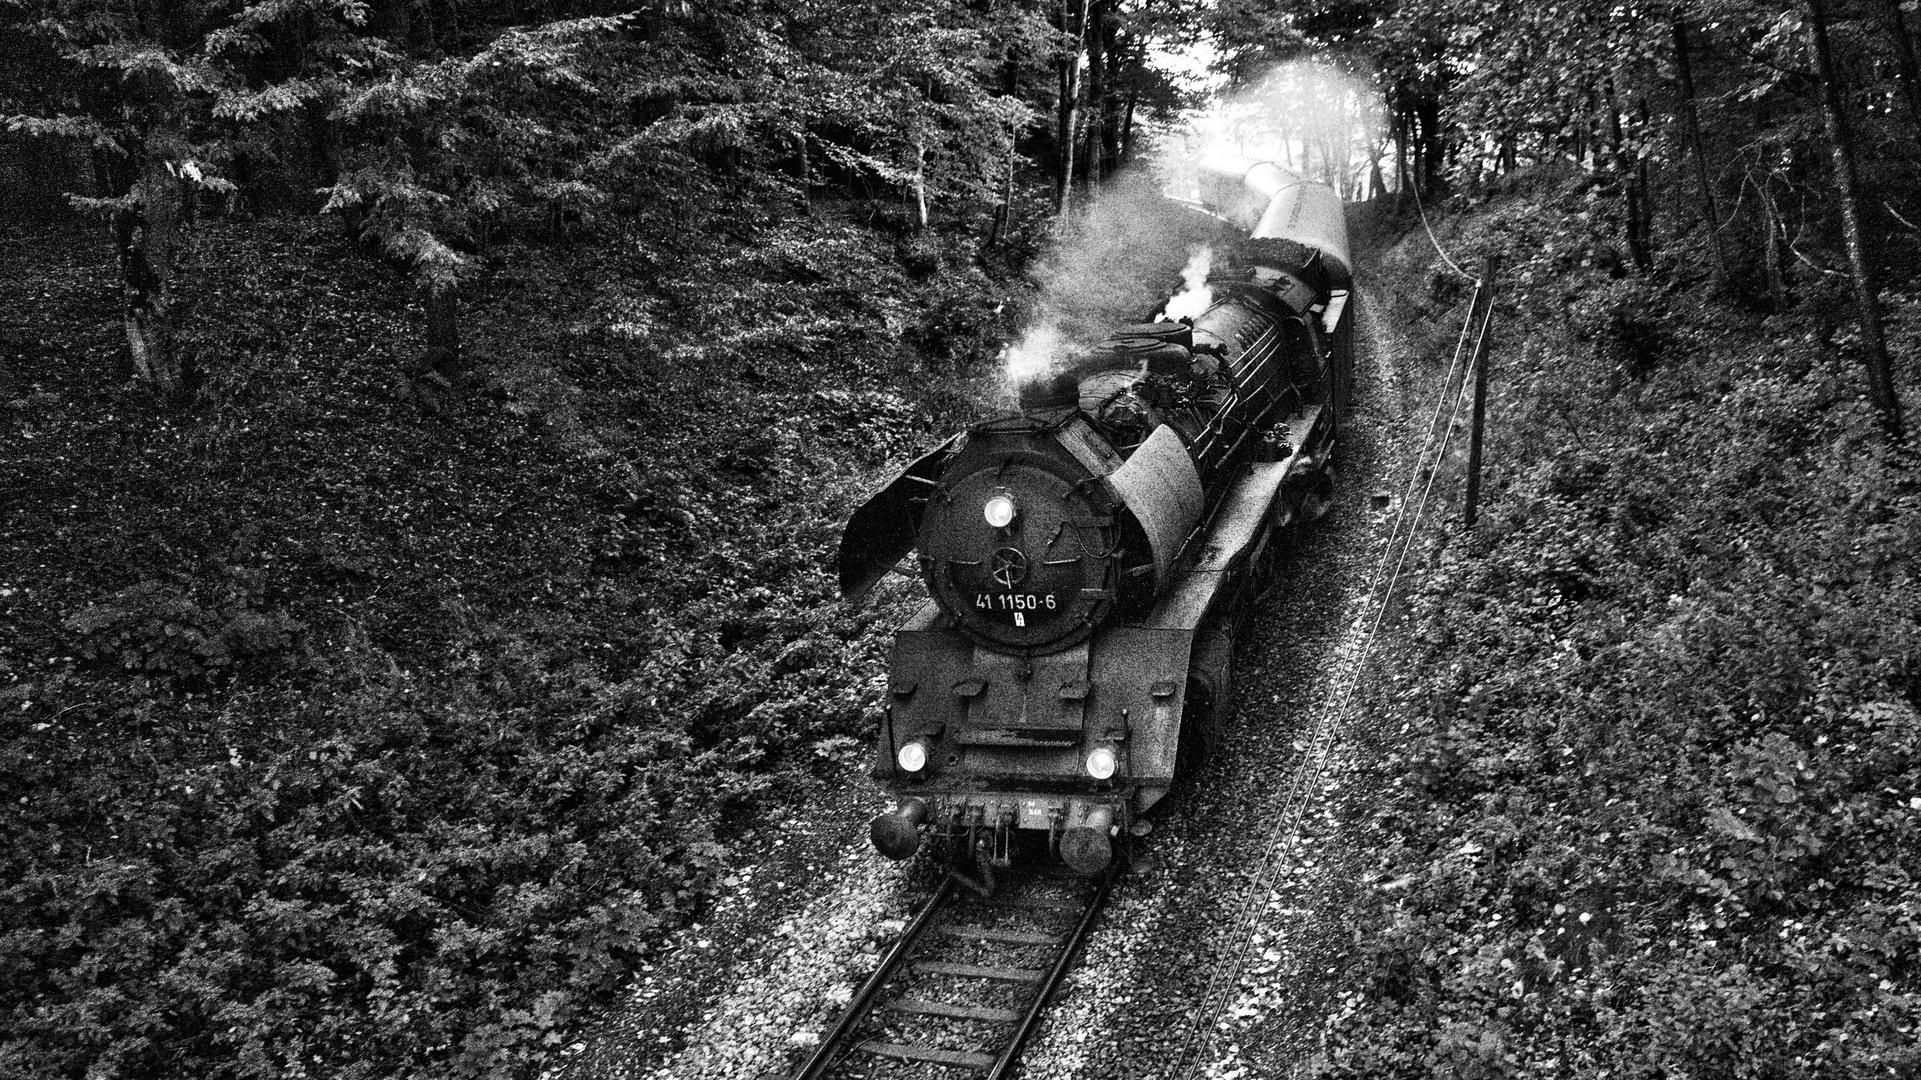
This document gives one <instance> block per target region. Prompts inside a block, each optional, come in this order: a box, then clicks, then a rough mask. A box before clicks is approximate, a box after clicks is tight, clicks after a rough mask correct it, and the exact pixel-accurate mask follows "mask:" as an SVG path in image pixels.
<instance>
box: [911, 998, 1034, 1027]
mask: <svg viewBox="0 0 1921 1080" xmlns="http://www.w3.org/2000/svg"><path fill="white" fill-rule="evenodd" d="M882 1008H885V1009H886V1010H887V1011H889V1012H897V1013H907V1014H910V1015H913V1016H939V1017H943V1018H945V1019H948V1020H978V1021H980V1022H981V1023H985V1024H1018V1023H1020V1021H1021V1014H1020V1012H1019V1011H1018V1010H1016V1009H996V1008H992V1007H990V1006H987V1005H959V1004H955V1003H953V1002H948V1001H926V1000H923V999H921V998H909V997H902V998H895V999H894V1000H892V1001H890V1002H888V1003H887V1004H886V1005H884V1006H882Z"/></svg>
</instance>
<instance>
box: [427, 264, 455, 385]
mask: <svg viewBox="0 0 1921 1080" xmlns="http://www.w3.org/2000/svg"><path fill="white" fill-rule="evenodd" d="M459 361H460V286H458V285H442V286H439V287H433V286H429V287H428V289H427V362H428V363H429V364H431V365H433V367H434V369H435V370H437V371H440V372H442V373H443V374H444V373H445V372H447V371H451V370H453V367H454V365H456V364H458V363H459Z"/></svg>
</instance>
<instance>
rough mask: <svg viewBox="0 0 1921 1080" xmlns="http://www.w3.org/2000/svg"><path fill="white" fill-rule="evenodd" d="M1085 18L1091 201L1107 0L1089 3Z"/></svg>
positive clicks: (1103, 105)
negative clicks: (1086, 22)
mask: <svg viewBox="0 0 1921 1080" xmlns="http://www.w3.org/2000/svg"><path fill="white" fill-rule="evenodd" d="M1087 18H1088V20H1089V22H1088V25H1087V27H1086V29H1085V30H1084V31H1083V33H1082V34H1081V37H1082V39H1083V40H1085V41H1086V43H1087V196H1088V198H1089V200H1092V199H1093V198H1095V197H1096V196H1098V195H1099V194H1100V187H1101V164H1102V163H1101V154H1102V149H1103V147H1104V146H1105V145H1106V140H1105V139H1104V138H1103V137H1102V134H1101V125H1102V123H1103V122H1104V121H1105V120H1106V119H1107V26H1106V19H1107V0H1094V2H1092V3H1090V4H1089V5H1088V7H1087Z"/></svg>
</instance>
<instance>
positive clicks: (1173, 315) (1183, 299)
mask: <svg viewBox="0 0 1921 1080" xmlns="http://www.w3.org/2000/svg"><path fill="white" fill-rule="evenodd" d="M1193 250H1194V254H1193V255H1192V256H1190V257H1189V258H1188V260H1187V265H1186V266H1184V267H1182V268H1181V291H1180V292H1178V293H1175V294H1174V297H1173V299H1171V300H1169V301H1168V302H1167V307H1166V308H1165V309H1163V310H1162V311H1161V313H1160V314H1159V315H1157V316H1155V318H1156V319H1157V320H1158V321H1160V322H1175V321H1177V320H1180V319H1198V318H1200V317H1201V314H1202V313H1203V312H1205V311H1206V310H1207V309H1208V307H1209V306H1210V305H1211V304H1213V303H1214V290H1213V289H1210V288H1208V287H1207V272H1208V271H1209V270H1211V269H1213V266H1214V249H1213V248H1211V247H1208V246H1207V245H1205V244H1203V245H1201V246H1200V247H1198V248H1195V249H1193Z"/></svg>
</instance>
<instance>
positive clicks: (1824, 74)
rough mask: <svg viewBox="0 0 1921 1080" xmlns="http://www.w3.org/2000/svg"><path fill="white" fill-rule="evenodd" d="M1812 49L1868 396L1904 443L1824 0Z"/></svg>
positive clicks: (1814, 10)
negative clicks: (1831, 152)
mask: <svg viewBox="0 0 1921 1080" xmlns="http://www.w3.org/2000/svg"><path fill="white" fill-rule="evenodd" d="M1807 5H1808V44H1809V47H1810V48H1811V49H1812V51H1813V52H1814V71H1815V74H1816V75H1817V76H1818V77H1819V78H1820V80H1821V111H1822V113H1823V114H1824V116H1825V117H1826V119H1827V128H1828V141H1829V142H1830V143H1832V144H1833V146H1834V180H1835V185H1836V186H1837V187H1839V188H1840V189H1841V230H1842V233H1843V235H1844V237H1845V238H1846V240H1847V245H1848V267H1849V269H1850V270H1851V271H1853V273H1852V277H1853V279H1854V306H1855V315H1856V317H1857V318H1858V319H1860V321H1861V352H1862V362H1863V364H1865V366H1866V367H1867V372H1868V394H1869V397H1870V399H1871V400H1873V402H1874V407H1875V408H1876V409H1877V410H1879V411H1880V413H1881V422H1882V424H1883V425H1884V426H1886V428H1887V430H1888V437H1889V438H1890V439H1891V440H1896V441H1898V440H1900V439H1901V400H1900V398H1898V397H1896V396H1895V393H1894V379H1893V376H1892V375H1891V374H1890V373H1889V363H1888V344H1887V339H1886V338H1885V337H1883V336H1882V333H1881V308H1880V300H1879V298H1878V297H1877V296H1876V293H1875V287H1874V268H1873V266H1872V265H1871V264H1870V263H1869V261H1868V250H1867V238H1866V237H1865V236H1864V235H1863V234H1862V228H1861V205H1860V199H1859V197H1858V190H1859V188H1860V181H1859V179H1858V176H1857V174H1856V172H1855V167H1854V139H1853V136H1852V135H1851V134H1850V133H1849V131H1848V125H1847V114H1846V113H1844V112H1843V111H1842V106H1841V80H1840V77H1839V76H1838V75H1836V74H1835V71H1834V57H1833V55H1832V54H1830V53H1829V51H1828V19H1827V11H1826V10H1825V9H1824V8H1823V6H1822V0H1807Z"/></svg>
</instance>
